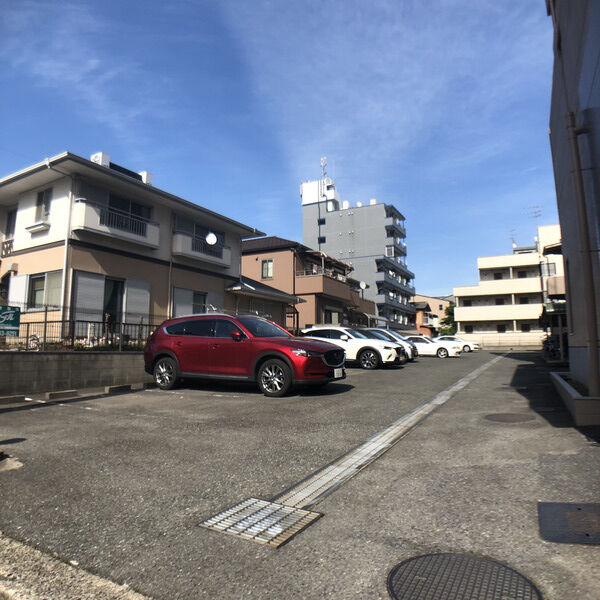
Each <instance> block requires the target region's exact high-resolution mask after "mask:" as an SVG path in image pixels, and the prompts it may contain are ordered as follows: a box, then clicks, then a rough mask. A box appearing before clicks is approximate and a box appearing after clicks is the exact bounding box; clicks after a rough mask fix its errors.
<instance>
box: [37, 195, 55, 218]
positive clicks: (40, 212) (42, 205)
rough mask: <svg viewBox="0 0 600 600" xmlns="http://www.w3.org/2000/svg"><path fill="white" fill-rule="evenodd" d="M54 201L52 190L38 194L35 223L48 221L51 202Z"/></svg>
mask: <svg viewBox="0 0 600 600" xmlns="http://www.w3.org/2000/svg"><path fill="white" fill-rule="evenodd" d="M51 200H52V188H48V189H47V190H42V191H41V192H38V195H37V200H36V203H35V221H36V223H40V222H41V221H46V220H47V219H48V216H49V215H50V201H51Z"/></svg>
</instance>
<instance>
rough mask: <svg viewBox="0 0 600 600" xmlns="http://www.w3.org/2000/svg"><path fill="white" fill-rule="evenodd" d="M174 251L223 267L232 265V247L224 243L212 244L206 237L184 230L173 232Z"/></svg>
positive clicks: (177, 253) (174, 252) (180, 254)
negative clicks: (196, 235)
mask: <svg viewBox="0 0 600 600" xmlns="http://www.w3.org/2000/svg"><path fill="white" fill-rule="evenodd" d="M172 252H173V254H176V255H179V256H185V257H187V258H193V259H196V260H201V261H204V262H209V263H211V264H214V265H219V266H221V267H231V248H229V247H228V246H223V245H222V244H215V245H213V246H211V245H210V244H208V243H207V242H206V240H205V239H204V238H201V237H194V236H193V235H190V234H189V233H185V232H182V231H174V232H173V244H172Z"/></svg>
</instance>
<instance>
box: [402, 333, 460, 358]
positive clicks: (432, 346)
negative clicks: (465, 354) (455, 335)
mask: <svg viewBox="0 0 600 600" xmlns="http://www.w3.org/2000/svg"><path fill="white" fill-rule="evenodd" d="M404 337H405V338H406V339H407V340H408V341H409V342H412V343H413V344H414V345H415V346H416V347H417V350H418V351H419V356H437V357H438V358H447V357H448V356H460V353H461V350H462V348H461V346H460V345H459V344H457V343H456V342H443V341H442V342H439V341H434V340H432V339H431V338H428V337H426V336H424V335H407V336H404Z"/></svg>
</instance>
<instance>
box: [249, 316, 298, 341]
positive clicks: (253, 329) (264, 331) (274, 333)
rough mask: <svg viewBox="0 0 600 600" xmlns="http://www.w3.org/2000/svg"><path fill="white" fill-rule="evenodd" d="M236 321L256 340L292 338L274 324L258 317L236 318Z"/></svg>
mask: <svg viewBox="0 0 600 600" xmlns="http://www.w3.org/2000/svg"><path fill="white" fill-rule="evenodd" d="M238 321H239V322H240V323H241V324H242V325H243V326H244V327H245V328H246V329H247V330H248V331H249V332H250V333H251V334H252V335H253V336H254V337H257V338H289V337H292V335H291V334H290V333H288V332H287V331H286V330H285V329H282V328H281V327H278V326H277V325H275V323H271V322H270V321H266V320H264V319H259V318H258V317H238Z"/></svg>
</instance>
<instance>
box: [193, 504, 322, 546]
mask: <svg viewBox="0 0 600 600" xmlns="http://www.w3.org/2000/svg"><path fill="white" fill-rule="evenodd" d="M321 516H322V515H321V514H320V513H317V512H311V511H308V510H302V509H299V508H294V507H293V506H285V505H284V504H276V503H275V502H267V501H266V500H259V499H257V498H248V499H247V500H244V501H243V502H240V503H239V504H236V505H235V506H233V507H232V508H229V509H227V510H226V511H223V512H222V513H219V514H218V515H215V516H214V517H211V518H210V519H207V520H206V521H204V522H202V523H200V527H205V528H207V529H214V530H215V531H221V532H223V533H229V534H231V535H237V536H239V537H242V538H245V539H247V540H251V541H253V542H258V543H259V544H268V545H269V546H274V547H275V548H277V547H279V546H281V545H282V544H283V543H285V542H287V541H288V540H289V539H290V538H291V537H292V536H294V535H296V534H297V533H299V532H300V531H302V529H304V528H305V527H308V525H310V524H311V523H313V522H314V521H316V520H317V519H318V518H319V517H321Z"/></svg>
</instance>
